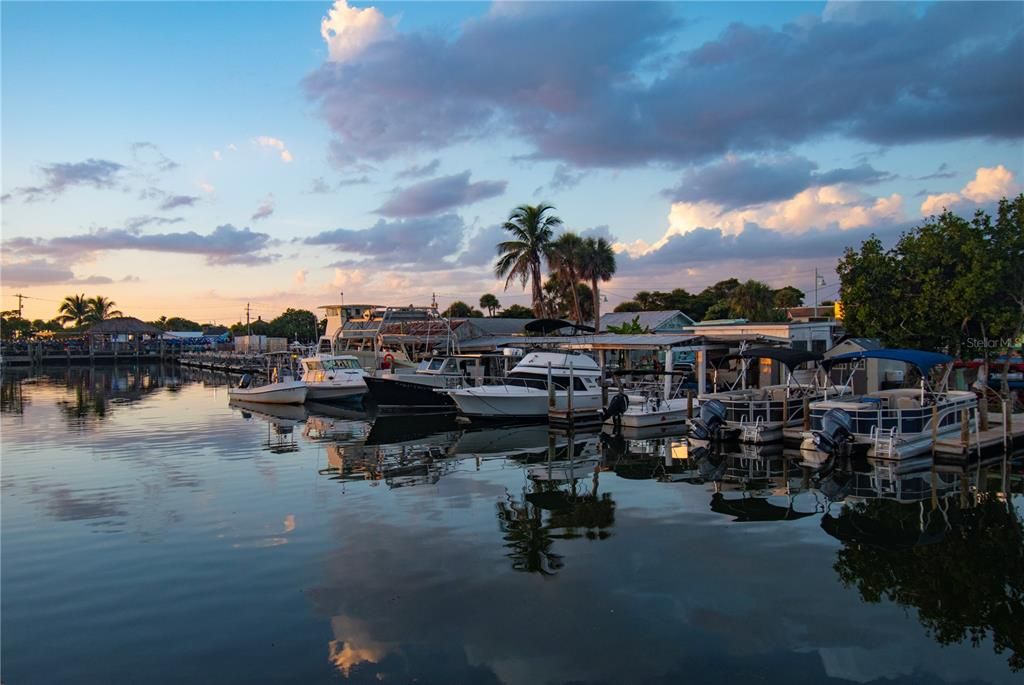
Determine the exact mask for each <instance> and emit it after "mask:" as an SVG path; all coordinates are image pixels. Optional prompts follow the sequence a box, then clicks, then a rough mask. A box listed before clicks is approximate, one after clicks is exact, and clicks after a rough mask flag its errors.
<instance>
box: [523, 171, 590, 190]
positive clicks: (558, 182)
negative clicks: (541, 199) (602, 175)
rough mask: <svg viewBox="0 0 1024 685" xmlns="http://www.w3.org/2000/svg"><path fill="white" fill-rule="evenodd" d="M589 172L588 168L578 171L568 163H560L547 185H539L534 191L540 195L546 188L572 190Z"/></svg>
mask: <svg viewBox="0 0 1024 685" xmlns="http://www.w3.org/2000/svg"><path fill="white" fill-rule="evenodd" d="M587 173H588V172H587V171H586V170H583V171H576V170H574V169H573V168H572V167H570V166H569V165H568V164H559V165H557V166H556V167H555V170H554V172H553V173H552V174H551V180H550V181H548V182H547V185H543V186H538V187H537V189H536V190H534V191H533V194H534V195H540V194H542V193H543V192H545V190H547V191H550V192H553V193H557V192H559V191H562V190H572V189H573V188H575V187H576V186H578V185H579V184H580V183H581V182H582V181H583V179H584V178H586V176H587Z"/></svg>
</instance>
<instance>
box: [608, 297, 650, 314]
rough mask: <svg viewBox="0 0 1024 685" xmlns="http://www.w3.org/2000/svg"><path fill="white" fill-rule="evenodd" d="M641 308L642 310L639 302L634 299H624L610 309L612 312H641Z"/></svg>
mask: <svg viewBox="0 0 1024 685" xmlns="http://www.w3.org/2000/svg"><path fill="white" fill-rule="evenodd" d="M643 310H644V308H643V307H641V306H640V303H639V302H637V301H636V300H626V301H625V302H620V303H618V304H617V305H615V309H613V310H612V311H613V312H642V311H643Z"/></svg>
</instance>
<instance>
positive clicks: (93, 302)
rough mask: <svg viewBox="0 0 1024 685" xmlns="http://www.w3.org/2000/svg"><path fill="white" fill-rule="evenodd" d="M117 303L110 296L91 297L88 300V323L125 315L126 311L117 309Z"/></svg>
mask: <svg viewBox="0 0 1024 685" xmlns="http://www.w3.org/2000/svg"><path fill="white" fill-rule="evenodd" d="M116 305H117V303H116V302H114V301H113V300H111V299H110V298H108V297H104V296H103V295H97V296H96V297H90V298H89V300H88V312H87V314H86V321H87V322H88V323H97V322H99V321H106V320H107V319H114V318H117V317H119V316H124V313H122V312H121V310H120V309H117V308H116Z"/></svg>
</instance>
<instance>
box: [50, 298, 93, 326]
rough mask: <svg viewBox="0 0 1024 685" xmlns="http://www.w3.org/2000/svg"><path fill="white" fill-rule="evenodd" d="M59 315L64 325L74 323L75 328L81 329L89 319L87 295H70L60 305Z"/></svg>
mask: <svg viewBox="0 0 1024 685" xmlns="http://www.w3.org/2000/svg"><path fill="white" fill-rule="evenodd" d="M57 315H58V316H57V318H59V319H60V320H61V321H62V322H63V323H69V322H74V324H75V328H81V327H82V324H84V323H85V322H86V321H87V320H88V318H89V299H88V298H87V297H86V296H85V293H82V294H81V295H68V296H67V297H65V298H64V301H63V302H61V303H60V308H59V309H58V310H57Z"/></svg>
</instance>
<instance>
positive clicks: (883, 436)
mask: <svg viewBox="0 0 1024 685" xmlns="http://www.w3.org/2000/svg"><path fill="white" fill-rule="evenodd" d="M895 433H896V429H895V428H878V426H873V427H872V428H871V441H872V442H873V443H874V446H875V458H876V459H895V458H896V436H895Z"/></svg>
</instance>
